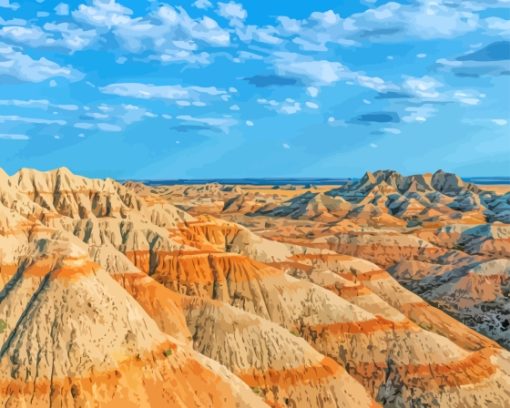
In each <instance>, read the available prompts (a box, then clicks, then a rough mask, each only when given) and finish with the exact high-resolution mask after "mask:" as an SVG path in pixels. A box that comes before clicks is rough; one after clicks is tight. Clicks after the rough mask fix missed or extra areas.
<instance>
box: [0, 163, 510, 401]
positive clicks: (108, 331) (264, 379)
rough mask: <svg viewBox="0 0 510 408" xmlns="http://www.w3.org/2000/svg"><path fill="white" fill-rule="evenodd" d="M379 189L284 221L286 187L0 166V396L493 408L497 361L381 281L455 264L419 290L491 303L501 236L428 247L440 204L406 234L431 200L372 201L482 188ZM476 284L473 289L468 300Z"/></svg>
mask: <svg viewBox="0 0 510 408" xmlns="http://www.w3.org/2000/svg"><path fill="white" fill-rule="evenodd" d="M374 174H375V173H374ZM381 177H382V176H380V175H376V176H373V175H372V176H367V180H365V181H363V183H362V185H361V186H358V188H353V187H349V188H347V189H346V190H345V194H344V196H341V195H337V194H336V193H335V194H333V193H331V194H330V193H328V194H324V193H323V192H317V191H314V192H312V193H310V194H308V195H307V196H305V197H304V199H303V197H301V198H299V200H300V201H299V200H298V201H299V203H300V205H298V206H297V210H296V208H294V207H295V206H293V205H290V204H289V203H286V202H287V201H288V200H292V199H293V197H292V195H293V194H295V195H296V196H299V195H301V194H303V192H302V191H300V190H295V191H293V190H285V191H279V192H277V193H276V192H275V191H276V190H271V189H267V190H265V191H250V190H249V189H246V188H245V187H239V186H222V185H217V184H213V185H205V186H178V187H176V188H175V189H173V188H172V187H162V188H161V189H159V188H153V187H151V188H149V187H145V186H143V185H140V184H138V183H128V184H126V185H121V184H119V183H117V182H115V181H113V180H109V179H107V180H99V179H87V178H83V177H79V176H76V175H73V174H72V173H71V172H69V171H68V170H66V169H58V170H55V171H51V172H46V173H44V172H38V171H34V170H21V171H19V172H18V173H16V174H14V175H12V176H8V175H6V174H5V173H3V172H2V173H0V248H1V249H0V278H1V279H0V283H1V286H2V287H3V289H1V292H0V340H1V349H0V395H1V396H2V397H1V398H0V401H1V402H2V404H3V406H6V407H17V406H57V405H58V406H63V407H81V406H88V405H87V404H91V403H92V401H93V402H94V403H95V406H112V407H114V406H118V407H124V406H126V407H128V406H133V407H134V406H137V407H164V406H168V407H174V406H182V407H230V406H231V407H234V406H236V407H250V406H254V407H258V406H267V405H269V406H273V407H307V408H308V407H373V406H377V405H378V404H382V405H384V406H388V407H389V406H437V407H460V406H463V407H479V406H493V407H505V406H506V404H507V402H508V400H509V399H510V357H509V353H508V352H507V351H506V350H504V349H502V348H501V347H500V346H498V344H497V343H495V342H494V341H492V340H489V339H488V338H486V337H484V336H483V335H481V334H479V333H477V332H475V331H473V330H471V329H468V328H467V327H466V326H464V325H463V324H461V323H459V322H458V321H456V320H455V319H453V318H452V317H450V316H448V315H446V314H444V313H442V312H441V311H439V310H438V309H435V308H434V307H433V306H431V305H429V304H428V303H427V302H426V301H424V300H423V299H422V298H420V297H419V296H417V295H416V294H414V293H412V292H411V291H409V290H407V289H405V288H404V287H403V286H401V285H400V284H399V283H398V282H397V280H396V279H394V278H393V277H392V276H391V275H390V273H388V272H387V271H386V268H389V269H388V270H389V272H391V274H393V276H394V277H395V278H397V279H402V278H401V277H402V276H405V277H406V279H407V278H408V279H409V280H412V281H413V282H415V283H416V285H418V284H421V283H423V282H424V279H425V280H426V277H427V276H428V275H429V272H424V273H421V272H420V271H421V267H420V268H418V270H415V269H416V268H415V265H414V264H412V263H411V264H409V265H408V266H407V269H406V265H405V264H401V262H402V261H403V259H407V260H408V262H421V263H423V264H426V265H439V266H437V267H432V268H431V270H433V272H430V273H434V274H436V276H439V275H441V276H449V274H450V275H451V274H452V271H451V270H450V269H448V266H449V265H451V263H454V262H455V263H456V265H461V266H462V267H463V268H465V269H462V276H461V272H458V273H457V274H454V276H453V277H452V279H450V280H448V281H445V282H444V285H443V286H437V287H434V288H433V290H432V289H431V288H430V287H429V286H427V290H421V291H420V293H424V294H427V299H429V298H430V299H432V300H433V301H434V304H438V301H436V298H438V299H442V301H444V302H445V303H446V300H447V299H449V297H448V296H453V298H455V299H459V298H461V299H463V302H465V303H464V304H465V305H466V307H468V306H469V307H475V306H476V307H478V306H480V305H481V304H483V305H485V304H486V302H494V301H495V300H494V299H496V300H497V299H499V298H500V297H501V296H504V295H505V291H506V288H507V286H505V285H506V283H505V282H506V281H505V278H504V275H505V273H507V272H508V271H507V269H505V268H506V266H505V265H506V263H505V262H502V261H501V259H499V260H498V259H497V257H498V256H500V253H501V248H505V244H504V242H505V241H504V240H505V239H506V238H504V234H503V235H502V234H501V232H499V231H498V232H495V231H492V232H491V233H492V236H491V238H490V239H487V240H485V241H490V243H487V244H480V240H479V239H478V238H472V237H478V236H480V232H476V231H475V232H474V233H473V232H472V233H468V234H467V235H464V236H465V237H466V236H469V237H470V238H469V239H468V238H460V237H461V235H462V233H461V234H460V235H458V236H456V235H455V236H454V235H452V236H451V238H449V239H448V240H445V241H444V242H443V241H442V240H441V239H438V240H433V239H432V238H429V235H430V234H432V235H433V236H434V237H437V236H439V233H435V232H434V231H436V230H437V229H438V228H439V229H441V228H443V227H444V225H449V224H447V223H446V220H450V219H455V220H457V219H458V218H455V217H453V218H451V215H452V213H451V212H450V210H448V211H446V212H445V213H444V214H446V215H445V216H443V215H441V216H438V218H437V219H438V220H439V221H440V223H439V224H441V223H443V224H444V225H443V224H441V225H439V224H438V225H436V226H435V227H432V226H426V225H422V226H420V227H416V226H409V221H410V220H414V219H415V218H413V217H415V215H416V214H417V213H418V214H422V213H423V211H425V210H428V209H430V208H428V207H427V206H426V205H424V204H423V203H421V201H420V200H419V199H418V198H413V200H416V203H415V202H410V203H409V204H408V205H407V207H406V209H405V210H402V212H401V211H400V210H398V211H389V210H388V207H387V206H386V204H385V203H386V201H385V200H384V199H382V198H380V197H378V196H377V195H378V194H394V193H395V191H397V192H398V194H400V195H402V196H404V195H405V194H406V193H412V194H414V193H422V192H429V189H430V188H432V189H433V190H434V192H436V193H438V194H442V195H444V196H445V197H448V199H444V200H445V202H447V204H451V203H453V202H455V201H456V200H457V197H458V196H459V195H460V194H464V193H465V194H468V193H469V194H474V195H477V196H478V195H480V194H483V192H482V191H481V190H479V189H478V188H477V187H476V186H471V185H467V186H466V185H464V184H463V183H462V182H461V181H459V180H457V179H454V178H453V179H452V178H451V177H450V176H445V175H443V174H442V173H436V174H435V175H434V176H430V177H429V176H423V177H422V178H419V177H415V178H412V179H400V178H399V177H397V175H391V176H388V177H382V178H381ZM355 190H356V191H358V192H362V193H363V194H365V196H363V197H361V196H360V195H359V194H357V192H356V191H355ZM347 193H348V194H347ZM355 193H356V194H355ZM454 193H455V196H453V195H452V194H454ZM304 194H307V193H306V192H305V193H304ZM368 196H370V197H368ZM376 196H377V197H376ZM239 197H241V199H240V198H239ZM243 197H244V198H243ZM367 197H368V198H367ZM493 198H494V197H493ZM407 199H408V198H407ZM408 200H409V199H408ZM441 200H442V198H439V201H441ZM474 200H475V201H476V199H474ZM495 200H496V199H495ZM355 201H356V203H354V202H355ZM429 201H430V200H429ZM496 201H497V200H496ZM483 202H487V201H483ZM173 203H175V204H178V205H179V207H180V208H177V207H175V206H174V205H173ZM234 203H236V204H234ZM353 203H354V204H353ZM360 203H361V204H360ZM417 203H421V205H422V206H423V207H424V208H421V207H420V206H419V205H418V204H417ZM480 203H482V200H481V199H480ZM491 203H492V201H491ZM301 204H302V205H301ZM280 205H281V206H282V207H281V209H278V208H279V206H280ZM477 205H478V204H477ZM480 205H482V204H480ZM487 205H488V204H487ZM491 205H492V204H491ZM494 205H496V204H494ZM499 205H501V204H499ZM353 206H354V207H353ZM363 206H365V209H363V208H362V207H363ZM271 207H272V208H271ZM436 207H437V206H436ZM183 208H185V209H189V210H190V211H191V212H192V213H193V214H194V215H190V214H189V213H188V212H186V211H184V210H183ZM359 208H361V209H359ZM449 208H450V207H449ZM484 208H485V207H484ZM487 208H488V207H487ZM424 209H425V210H424ZM434 210H435V211H438V212H439V213H441V212H440V211H439V210H438V209H437V208H434ZM275 211H276V213H275ZM289 211H290V212H289ZM452 211H457V210H452ZM467 211H474V210H467ZM487 211H488V210H487ZM490 211H491V214H496V213H497V214H499V215H497V216H498V217H500V218H501V213H502V212H504V211H495V210H494V208H493V207H491V209H490ZM202 213H204V214H203V215H200V216H197V214H202ZM206 214H215V215H216V216H217V215H218V214H219V215H220V216H221V217H225V218H227V220H222V219H219V218H216V217H213V216H211V215H206ZM250 214H251V215H250ZM402 214H406V215H402ZM441 214H443V213H441ZM429 215H430V214H429ZM429 215H427V216H429ZM490 216H491V217H492V216H493V215H490ZM408 217H411V218H408ZM463 217H466V216H465V215H463ZM469 217H471V218H470V220H474V219H476V217H475V215H473V214H471V215H469ZM484 217H485V218H484V220H483V223H485V224H487V223H489V225H493V224H492V221H491V220H489V218H488V217H489V216H488V215H484ZM373 219H377V220H378V221H377V222H373V221H372V220H373ZM289 220H290V221H289ZM394 220H398V222H396V221H395V222H394ZM236 221H237V222H236ZM241 223H242V224H245V225H249V226H250V227H246V226H243V225H241ZM470 225H471V227H476V225H473V224H470ZM433 228H435V229H433ZM441 231H442V230H441ZM462 232H464V230H463V231H462ZM427 234H428V235H427ZM482 235H483V236H484V237H485V236H487V235H488V233H483V232H482ZM458 242H463V244H462V245H464V246H468V245H470V248H471V247H472V248H478V249H473V250H471V251H468V252H469V253H470V254H468V253H466V252H464V251H460V250H459V249H458V247H459V246H460V245H461V244H458ZM464 242H468V243H464ZM487 248H490V250H489V249H487ZM466 251H467V249H466ZM362 258H364V259H362ZM475 263H478V264H477V265H479V266H476V265H474V264H475ZM496 266H497V268H498V270H499V271H500V272H498V274H497V277H494V274H493V273H492V272H491V271H492V270H493V269H494V268H495V267H496ZM413 268H414V269H413ZM477 268H478V269H477ZM408 270H412V271H413V272H408ZM463 278H465V279H464V280H462V279H463ZM476 279H478V280H476ZM489 280H491V281H494V282H498V284H499V285H500V286H499V289H498V288H494V287H493V286H490V284H489V283H488V282H489ZM473 282H475V283H476V285H478V284H480V282H483V284H484V285H485V286H484V288H483V290H482V291H481V292H480V293H482V295H480V296H479V297H477V296H478V295H479V293H478V292H477V291H476V290H472V285H473ZM411 289H412V288H411ZM428 289H430V290H428ZM429 292H430V293H429ZM424 296H425V295H424ZM434 296H435V297H434ZM466 302H467V303H466ZM480 307H481V306H480Z"/></svg>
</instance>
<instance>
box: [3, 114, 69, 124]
mask: <svg viewBox="0 0 510 408" xmlns="http://www.w3.org/2000/svg"><path fill="white" fill-rule="evenodd" d="M5 122H20V123H28V124H35V125H60V126H64V125H65V124H67V122H66V121H65V120H52V119H45V118H32V117H26V116H18V115H0V123H5Z"/></svg>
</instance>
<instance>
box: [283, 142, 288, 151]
mask: <svg viewBox="0 0 510 408" xmlns="http://www.w3.org/2000/svg"><path fill="white" fill-rule="evenodd" d="M282 147H283V148H284V149H286V150H289V149H290V145H289V144H288V143H283V144H282Z"/></svg>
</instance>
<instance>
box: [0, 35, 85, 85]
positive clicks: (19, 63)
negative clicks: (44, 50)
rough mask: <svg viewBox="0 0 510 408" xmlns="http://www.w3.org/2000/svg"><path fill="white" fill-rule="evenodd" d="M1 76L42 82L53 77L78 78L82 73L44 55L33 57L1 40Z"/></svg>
mask: <svg viewBox="0 0 510 408" xmlns="http://www.w3.org/2000/svg"><path fill="white" fill-rule="evenodd" d="M0 76H8V77H11V78H16V79H18V80H20V81H25V82H42V81H45V80H47V79H49V78H52V77H64V78H68V79H78V78H79V77H81V74H80V73H79V72H78V71H76V70H74V69H73V68H71V67H63V66H60V65H58V64H57V63H55V62H53V61H50V60H48V59H46V58H44V57H42V58H39V59H33V58H32V57H30V56H29V55H27V54H24V53H23V52H21V51H18V50H16V49H15V48H13V47H11V46H9V45H7V44H5V43H1V42H0Z"/></svg>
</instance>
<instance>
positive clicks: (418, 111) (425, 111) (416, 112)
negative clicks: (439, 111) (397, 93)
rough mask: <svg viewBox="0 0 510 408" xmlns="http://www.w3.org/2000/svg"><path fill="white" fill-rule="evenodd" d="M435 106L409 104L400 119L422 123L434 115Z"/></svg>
mask: <svg viewBox="0 0 510 408" xmlns="http://www.w3.org/2000/svg"><path fill="white" fill-rule="evenodd" d="M435 113H436V108H434V107H433V106H432V105H422V106H409V107H407V108H406V109H405V115H404V116H402V120H403V121H404V122H407V123H415V122H417V123H424V122H426V121H427V120H428V119H429V118H431V117H432V116H434V114H435Z"/></svg>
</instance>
